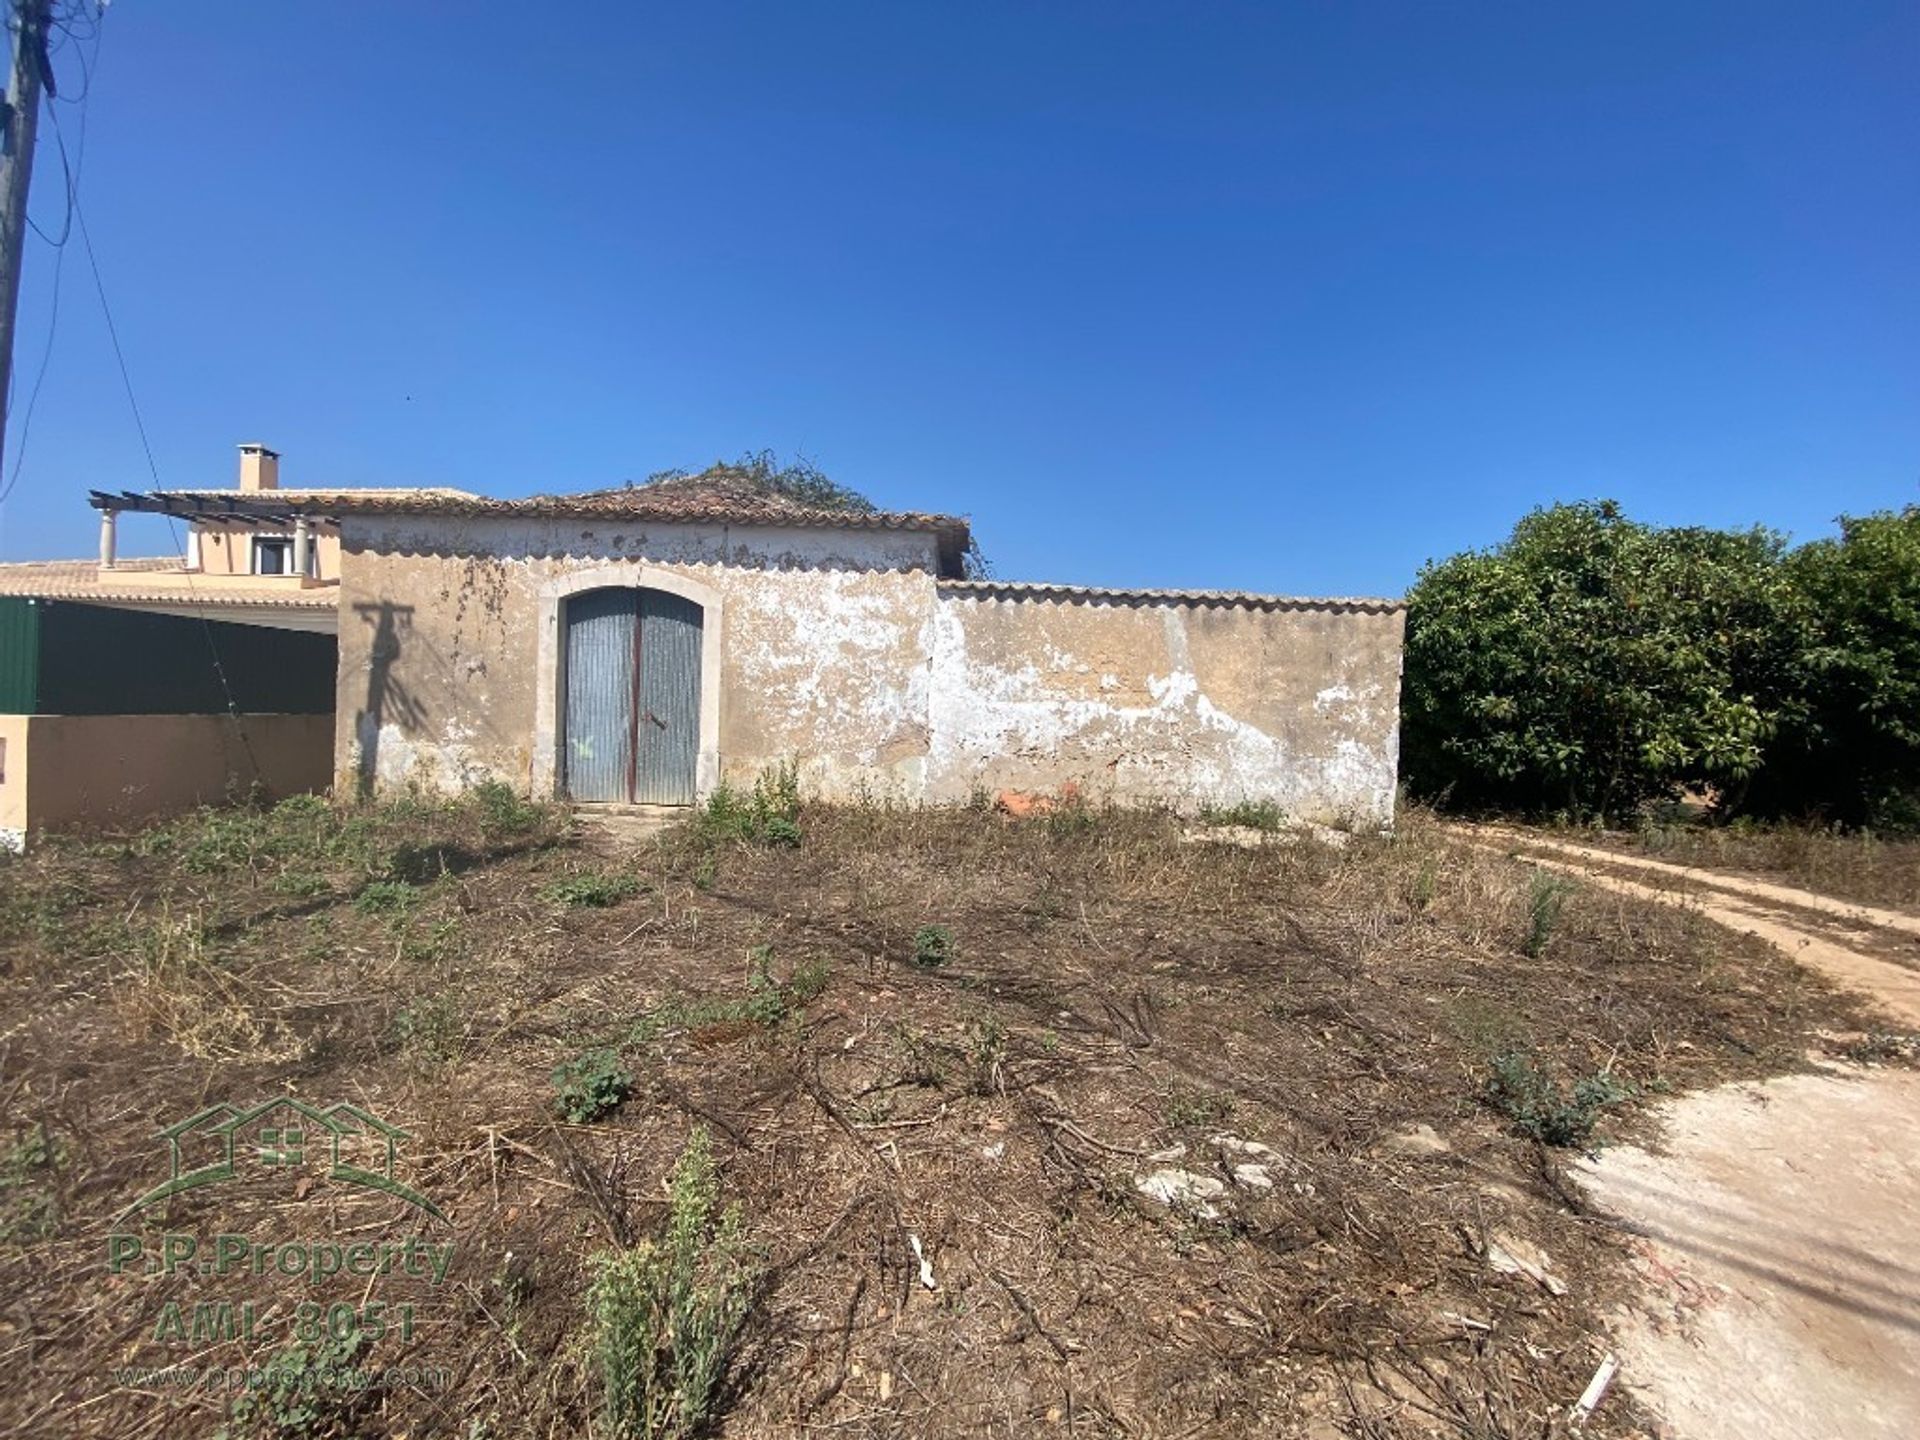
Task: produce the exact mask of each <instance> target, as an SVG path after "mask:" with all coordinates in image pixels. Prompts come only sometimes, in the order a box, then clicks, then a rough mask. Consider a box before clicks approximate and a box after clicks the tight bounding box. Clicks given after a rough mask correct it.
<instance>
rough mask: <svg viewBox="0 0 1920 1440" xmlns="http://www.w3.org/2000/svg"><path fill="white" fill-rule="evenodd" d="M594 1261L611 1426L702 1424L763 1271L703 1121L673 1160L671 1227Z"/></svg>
mask: <svg viewBox="0 0 1920 1440" xmlns="http://www.w3.org/2000/svg"><path fill="white" fill-rule="evenodd" d="M594 1265H595V1271H596V1273H595V1275H594V1278H593V1283H592V1285H591V1287H590V1288H589V1290H588V1292H587V1305H588V1310H589V1314H590V1318H591V1322H592V1327H593V1339H592V1344H593V1356H594V1360H595V1363H596V1366H597V1368H598V1370H599V1372H600V1385H601V1404H602V1407H603V1412H602V1413H603V1414H604V1416H605V1419H606V1424H607V1429H608V1431H609V1432H610V1433H611V1434H613V1435H616V1436H620V1437H623V1440H686V1437H690V1436H693V1435H697V1434H700V1433H702V1432H703V1431H705V1430H706V1429H707V1428H708V1426H709V1425H711V1423H712V1422H713V1421H714V1420H716V1419H717V1418H718V1413H717V1412H718V1407H719V1404H720V1399H721V1396H722V1394H723V1382H724V1381H725V1380H726V1375H727V1368H728V1366H729V1365H730V1364H731V1363H732V1362H733V1358H734V1354H735V1351H736V1350H737V1349H738V1347H739V1344H740V1339H741V1335H742V1333H743V1332H744V1330H745V1328H746V1322H747V1314H748V1312H749V1310H750V1309H751V1308H752V1304H753V1295H754V1290H755V1288H756V1286H757V1285H758V1283H759V1278H760V1273H761V1266H760V1261H759V1258H758V1257H757V1256H756V1255H755V1253H754V1251H753V1250H752V1248H751V1247H750V1246H749V1245H748V1244H747V1242H746V1240H745V1238H744V1236H743V1234H742V1222H741V1218H740V1211H739V1209H738V1207H736V1206H729V1207H728V1208H727V1209H725V1210H721V1209H720V1208H719V1182H718V1180H717V1179H716V1177H715V1175H714V1168H713V1144H712V1141H711V1140H710V1139H709V1137H708V1135H707V1132H706V1131H705V1130H695V1131H694V1132H693V1134H692V1135H691V1136H689V1137H688V1139H687V1146H686V1149H685V1150H683V1151H682V1152H681V1154H680V1159H679V1162H678V1163H677V1164H676V1165H675V1166H674V1169H673V1183H672V1189H671V1194H670V1198H669V1200H668V1203H667V1222H666V1230H665V1233H664V1234H662V1235H660V1236H659V1237H658V1238H656V1239H650V1240H643V1241H642V1242H641V1243H640V1244H638V1245H636V1246H635V1247H634V1248H633V1249H631V1250H627V1251H620V1252H614V1253H605V1252H603V1253H601V1254H599V1255H597V1256H595V1257H594Z"/></svg>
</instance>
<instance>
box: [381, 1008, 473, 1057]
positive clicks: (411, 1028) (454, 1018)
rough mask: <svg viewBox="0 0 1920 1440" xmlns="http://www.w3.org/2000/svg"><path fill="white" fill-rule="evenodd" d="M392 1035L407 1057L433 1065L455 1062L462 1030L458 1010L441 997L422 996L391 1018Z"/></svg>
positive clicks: (462, 1026) (462, 1025)
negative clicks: (410, 1056)
mask: <svg viewBox="0 0 1920 1440" xmlns="http://www.w3.org/2000/svg"><path fill="white" fill-rule="evenodd" d="M393 1036H394V1039H396V1040H398V1041H399V1042H400V1048H401V1049H402V1050H405V1051H406V1052H407V1053H408V1054H410V1055H412V1056H414V1057H416V1058H418V1059H421V1060H425V1061H429V1062H432V1063H434V1064H439V1065H444V1064H446V1063H448V1062H449V1061H452V1060H454V1059H456V1058H457V1057H458V1056H459V1053H460V1042H461V1041H462V1040H463V1039H465V1038H466V1027H465V1025H464V1024H463V1023H462V1022H461V1019H460V1007H459V1006H457V1005H456V1004H454V1002H453V1001H452V1000H451V999H449V998H448V997H447V996H445V995H431V996H424V997H422V998H421V999H418V1000H415V1001H413V1002H412V1003H411V1004H409V1005H406V1006H403V1007H402V1008H401V1009H400V1010H399V1011H398V1012H397V1013H396V1014H395V1015H394V1017H393Z"/></svg>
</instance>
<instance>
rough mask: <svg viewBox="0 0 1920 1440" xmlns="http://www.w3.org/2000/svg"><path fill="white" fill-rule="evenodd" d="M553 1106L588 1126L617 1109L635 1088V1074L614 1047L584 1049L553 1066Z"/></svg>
mask: <svg viewBox="0 0 1920 1440" xmlns="http://www.w3.org/2000/svg"><path fill="white" fill-rule="evenodd" d="M553 1088H554V1092H555V1093H554V1102H553V1103H554V1108H555V1109H556V1110H558V1111H559V1112H560V1118H561V1119H563V1120H565V1121H567V1122H568V1123H569V1124H573V1125H585V1124H588V1123H589V1122H591V1121H594V1120H598V1119H599V1118H600V1117H601V1116H602V1115H605V1114H606V1113H608V1112H609V1111H611V1110H613V1109H616V1108H617V1107H618V1106H619V1104H620V1102H621V1101H622V1100H625V1099H626V1098H627V1096H628V1095H629V1094H630V1093H631V1092H632V1090H633V1075H632V1073H631V1072H629V1071H628V1070H627V1068H626V1067H625V1066H623V1065H622V1064H621V1063H620V1057H619V1056H618V1055H616V1054H615V1053H614V1052H613V1051H611V1050H585V1051H582V1052H581V1053H580V1054H578V1055H576V1056H574V1057H573V1059H571V1060H566V1061H562V1062H561V1063H560V1064H558V1065H556V1066H554V1067H553Z"/></svg>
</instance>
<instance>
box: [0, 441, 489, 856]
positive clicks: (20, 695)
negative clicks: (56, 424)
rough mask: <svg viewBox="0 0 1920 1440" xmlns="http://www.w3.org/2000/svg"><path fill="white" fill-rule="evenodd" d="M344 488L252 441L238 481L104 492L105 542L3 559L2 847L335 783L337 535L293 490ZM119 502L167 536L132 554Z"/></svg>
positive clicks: (100, 499)
mask: <svg viewBox="0 0 1920 1440" xmlns="http://www.w3.org/2000/svg"><path fill="white" fill-rule="evenodd" d="M335 493H337V492H311V491H308V492H297V491H282V490H281V489H280V485H279V457H278V456H277V455H276V454H274V452H273V451H271V450H269V449H267V448H266V447H265V446H263V445H243V446H241V447H240V475H239V485H238V487H237V489H229V490H188V491H169V492H163V493H160V494H148V495H136V494H123V495H119V496H109V495H96V496H95V497H94V503H95V505H96V506H97V507H98V508H99V510H100V555H99V558H98V559H97V560H84V561H82V560H61V561H44V562H35V563H31V564H10V565H0V848H7V849H15V848H18V847H19V846H20V845H22V844H23V843H24V842H25V840H26V838H27V837H28V836H29V835H31V834H33V833H36V832H38V831H42V830H48V829H63V828H69V827H71V826H74V825H79V824H98V823H112V822H127V821H135V820H140V819H144V818H147V817H149V816H153V815H159V814H165V813H167V812H169V811H176V810H180V809H183V808H186V807H190V806H192V805H196V804H202V803H212V802H218V801H221V800H225V799H230V798H234V797H236V796H242V795H251V794H264V795H266V796H268V797H277V796H281V795H287V794H292V793H296V792H299V791H307V790H316V789H325V788H326V787H327V785H328V783H329V782H330V780H331V778H332V771H333V701H334V673H335V671H336V669H337V663H338V662H337V655H338V651H337V648H336V645H335V642H334V638H333V637H334V633H335V631H336V630H337V629H338V628H339V616H340V537H339V529H338V526H337V525H334V524H333V523H331V522H330V521H329V520H327V519H326V518H325V517H324V516H320V517H312V516H310V515H309V514H308V513H307V512H306V511H305V510H303V509H302V508H301V506H302V503H303V502H310V501H312V500H313V499H314V498H315V497H316V494H327V495H331V494H335ZM364 493H368V494H375V495H380V494H395V493H402V492H390V491H384V492H364ZM434 493H437V494H445V495H451V494H454V493H456V492H452V491H445V492H434ZM289 502H291V503H289ZM235 504H241V505H244V507H245V509H244V511H243V512H242V511H236V510H234V509H233V508H232V507H233V505H235ZM126 511H140V512H150V513H158V514H163V515H167V516H170V517H173V519H174V523H175V525H176V527H177V528H176V537H177V539H178V540H179V542H180V543H179V546H178V548H177V549H176V551H175V553H174V554H172V555H169V556H163V557H141V558H125V557H122V556H121V555H120V554H119V553H118V552H119V533H118V531H119V525H118V521H119V517H120V515H121V513H123V512H126Z"/></svg>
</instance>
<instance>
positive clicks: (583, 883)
mask: <svg viewBox="0 0 1920 1440" xmlns="http://www.w3.org/2000/svg"><path fill="white" fill-rule="evenodd" d="M639 893H640V881H639V880H638V878H636V877H635V876H632V875H624V874H620V873H618V872H615V871H606V870H583V871H581V872H580V873H579V874H578V875H568V876H566V877H565V878H564V879H560V880H555V881H553V882H551V883H550V884H547V885H544V886H542V887H541V890H540V898H541V899H542V900H545V901H547V902H548V903H550V904H554V905H571V906H574V907H576V908H594V909H602V910H604V909H607V908H608V907H610V906H614V905H618V904H619V903H620V902H621V901H622V900H630V899H632V898H633V897H634V896H635V895H638V894H639Z"/></svg>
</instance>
